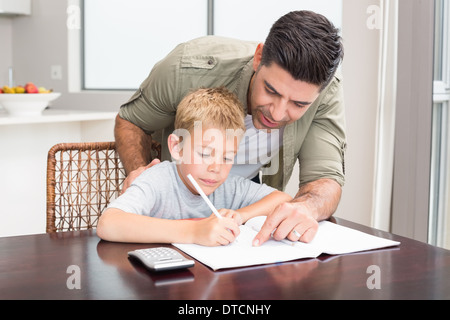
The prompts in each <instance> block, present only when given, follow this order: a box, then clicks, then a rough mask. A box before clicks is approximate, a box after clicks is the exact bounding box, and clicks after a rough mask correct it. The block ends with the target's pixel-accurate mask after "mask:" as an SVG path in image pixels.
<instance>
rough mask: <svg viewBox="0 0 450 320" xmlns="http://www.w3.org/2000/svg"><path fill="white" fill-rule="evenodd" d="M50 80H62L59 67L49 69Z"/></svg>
mask: <svg viewBox="0 0 450 320" xmlns="http://www.w3.org/2000/svg"><path fill="white" fill-rule="evenodd" d="M50 78H51V79H53V80H62V67H61V66H60V65H54V66H51V67H50Z"/></svg>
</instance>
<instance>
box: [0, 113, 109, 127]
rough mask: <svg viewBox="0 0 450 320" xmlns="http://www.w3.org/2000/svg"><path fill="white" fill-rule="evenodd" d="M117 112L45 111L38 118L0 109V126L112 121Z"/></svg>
mask: <svg viewBox="0 0 450 320" xmlns="http://www.w3.org/2000/svg"><path fill="white" fill-rule="evenodd" d="M116 115H117V112H102V111H80V110H62V109H46V110H44V111H43V112H42V114H41V115H39V116H12V115H9V114H8V113H7V112H6V111H5V110H2V109H0V126H1V125H11V124H31V123H51V122H70V121H90V120H108V119H114V118H115V117H116Z"/></svg>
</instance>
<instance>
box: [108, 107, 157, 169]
mask: <svg viewBox="0 0 450 320" xmlns="http://www.w3.org/2000/svg"><path fill="white" fill-rule="evenodd" d="M114 138H115V140H116V149H117V152H118V153H119V157H120V161H121V162H122V165H123V167H124V168H125V172H126V174H127V175H129V174H130V173H131V172H132V171H134V170H136V169H138V168H140V167H144V166H146V165H148V164H149V163H150V162H151V160H152V158H151V145H152V137H151V136H150V135H148V134H146V133H145V132H144V131H143V130H142V129H141V128H139V127H138V126H136V125H134V124H133V123H131V122H129V121H127V120H124V119H122V118H121V117H120V116H119V115H117V116H116V124H115V127H114Z"/></svg>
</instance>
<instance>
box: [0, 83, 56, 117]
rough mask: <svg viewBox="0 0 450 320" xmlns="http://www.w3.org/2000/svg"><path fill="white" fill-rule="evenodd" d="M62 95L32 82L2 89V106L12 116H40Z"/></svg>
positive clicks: (0, 97)
mask: <svg viewBox="0 0 450 320" xmlns="http://www.w3.org/2000/svg"><path fill="white" fill-rule="evenodd" d="M60 95H61V94H60V93H56V92H53V90H48V89H46V88H44V87H39V88H38V87H37V86H36V85H34V84H33V83H31V82H28V83H27V84H25V85H24V86H16V87H8V86H3V87H0V105H1V106H2V107H3V108H4V109H5V110H6V111H7V112H8V113H9V114H11V115H15V116H32V115H40V114H41V113H42V111H43V110H44V109H45V108H46V107H47V106H48V105H49V103H50V102H51V101H53V100H55V99H57V98H58V97H59V96H60Z"/></svg>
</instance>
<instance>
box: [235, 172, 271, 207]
mask: <svg viewBox="0 0 450 320" xmlns="http://www.w3.org/2000/svg"><path fill="white" fill-rule="evenodd" d="M233 177H234V188H235V192H234V199H233V200H234V201H232V202H233V206H232V207H230V209H233V210H236V209H239V208H242V207H246V206H248V205H251V204H253V203H255V202H257V201H259V200H261V199H262V198H264V197H265V196H267V195H269V194H270V193H272V192H273V191H275V190H276V189H275V188H272V187H270V186H268V185H266V184H264V183H262V184H259V183H255V182H253V181H251V180H250V179H247V178H243V177H240V176H233Z"/></svg>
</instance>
